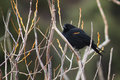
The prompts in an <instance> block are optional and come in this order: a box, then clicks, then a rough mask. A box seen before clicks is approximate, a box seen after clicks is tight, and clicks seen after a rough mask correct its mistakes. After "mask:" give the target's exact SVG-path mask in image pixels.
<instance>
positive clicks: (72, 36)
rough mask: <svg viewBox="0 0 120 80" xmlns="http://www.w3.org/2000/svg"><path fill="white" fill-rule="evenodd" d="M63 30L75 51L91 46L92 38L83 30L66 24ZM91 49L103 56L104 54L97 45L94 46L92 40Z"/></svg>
mask: <svg viewBox="0 0 120 80" xmlns="http://www.w3.org/2000/svg"><path fill="white" fill-rule="evenodd" d="M63 28H64V29H63V32H62V34H63V35H64V36H65V38H66V39H67V40H68V41H69V43H70V44H71V45H72V46H73V47H74V48H75V49H77V50H79V49H82V48H83V47H85V46H89V45H90V41H91V38H90V37H89V36H88V35H87V34H86V33H85V32H84V31H83V30H81V29H79V28H77V27H75V26H73V25H71V24H65V25H64V26H63ZM91 48H92V49H94V51H96V52H97V53H98V54H99V55H101V56H102V54H101V53H100V49H99V48H98V47H97V45H96V44H94V41H93V40H92V44H91Z"/></svg>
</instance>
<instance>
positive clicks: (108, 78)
mask: <svg viewBox="0 0 120 80" xmlns="http://www.w3.org/2000/svg"><path fill="white" fill-rule="evenodd" d="M112 54H113V48H111V51H110V60H109V68H108V77H107V80H110V73H111V63H112Z"/></svg>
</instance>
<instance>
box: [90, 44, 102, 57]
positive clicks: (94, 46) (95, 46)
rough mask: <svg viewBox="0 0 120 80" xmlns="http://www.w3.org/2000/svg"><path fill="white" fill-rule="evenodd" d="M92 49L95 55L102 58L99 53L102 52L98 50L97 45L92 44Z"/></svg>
mask: <svg viewBox="0 0 120 80" xmlns="http://www.w3.org/2000/svg"><path fill="white" fill-rule="evenodd" d="M91 47H92V49H94V50H95V52H96V53H98V54H99V55H101V56H103V55H102V54H101V53H100V52H101V51H102V50H101V49H100V48H98V47H97V45H95V44H92V46H91Z"/></svg>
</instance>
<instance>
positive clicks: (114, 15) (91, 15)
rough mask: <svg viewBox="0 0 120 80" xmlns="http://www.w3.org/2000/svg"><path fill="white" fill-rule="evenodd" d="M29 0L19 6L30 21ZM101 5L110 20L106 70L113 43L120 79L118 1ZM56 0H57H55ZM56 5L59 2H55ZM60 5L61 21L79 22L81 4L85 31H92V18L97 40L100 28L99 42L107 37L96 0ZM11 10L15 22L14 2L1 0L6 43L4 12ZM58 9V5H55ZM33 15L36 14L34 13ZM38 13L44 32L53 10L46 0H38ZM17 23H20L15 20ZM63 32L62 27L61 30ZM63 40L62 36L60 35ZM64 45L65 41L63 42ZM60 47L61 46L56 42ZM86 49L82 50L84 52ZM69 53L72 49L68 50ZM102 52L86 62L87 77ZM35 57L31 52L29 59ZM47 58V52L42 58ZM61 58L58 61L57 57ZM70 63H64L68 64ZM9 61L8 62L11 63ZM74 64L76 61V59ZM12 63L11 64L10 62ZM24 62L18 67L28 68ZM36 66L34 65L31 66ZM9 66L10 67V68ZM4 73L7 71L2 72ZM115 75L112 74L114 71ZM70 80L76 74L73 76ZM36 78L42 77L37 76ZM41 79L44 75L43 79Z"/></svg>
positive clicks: (0, 57)
mask: <svg viewBox="0 0 120 80" xmlns="http://www.w3.org/2000/svg"><path fill="white" fill-rule="evenodd" d="M29 1H30V0H18V9H19V12H20V14H21V17H22V18H23V22H24V23H26V21H27V16H28V12H29V7H30V6H29ZM100 2H101V5H102V8H103V10H104V13H105V15H106V18H107V21H108V26H109V37H110V43H109V44H108V45H107V46H105V50H104V51H105V52H104V53H103V55H104V56H103V58H102V68H103V73H104V77H105V79H106V78H107V77H106V76H107V72H108V64H109V63H108V62H109V54H110V49H111V48H112V47H113V60H112V68H111V74H115V79H114V80H120V5H117V4H115V3H113V2H112V1H111V0H100ZM35 3H36V1H35V0H33V4H32V10H33V11H34V10H35ZM55 3H57V1H56V0H55ZM55 6H57V4H56V5H55ZM60 8H61V17H62V24H65V23H71V21H72V24H73V25H75V26H77V24H78V20H79V8H81V9H82V18H81V19H82V20H83V22H84V30H85V32H86V33H88V34H89V35H90V33H91V22H93V29H94V30H93V39H94V41H95V43H97V32H99V33H100V42H103V41H104V23H103V20H102V17H101V15H100V12H99V9H98V7H97V3H96V0H60ZM9 9H10V10H11V12H12V14H11V17H12V20H13V21H14V22H15V21H16V19H15V15H14V13H13V11H12V7H11V2H10V0H1V1H0V43H3V40H2V37H3V36H4V32H5V26H4V23H3V19H2V15H4V16H5V17H6V15H7V12H8V10H9ZM56 12H57V9H56ZM32 15H34V14H33V13H32ZM58 16H59V15H58V14H56V20H57V27H58V28H59V29H60V30H61V28H60V24H59V19H58ZM38 17H40V20H39V21H38V23H37V25H39V27H40V29H41V30H42V31H43V32H44V33H45V31H46V29H47V28H48V27H49V25H50V20H51V17H50V11H49V6H48V2H47V0H39V2H38ZM14 24H15V25H17V23H14ZM12 26H13V25H12V22H11V21H10V24H9V29H10V31H11V33H12V34H13V36H14V37H16V32H15V30H14V28H13V27H12ZM61 32H62V30H61ZM54 36H55V37H54V41H53V43H54V44H55V45H56V46H57V45H58V44H57V41H56V38H59V37H58V35H54ZM29 37H30V38H31V40H28V42H27V46H26V49H29V48H31V46H32V44H31V43H33V42H34V40H33V39H34V33H33V34H32V33H31V34H30V35H29ZM38 40H39V41H41V40H42V36H41V35H39V38H38ZM60 40H61V39H60ZM61 43H62V45H63V44H64V42H62V41H61ZM57 48H59V47H58V46H57ZM83 51H84V49H83V50H81V53H83ZM51 52H53V53H54V50H51ZM67 54H69V52H68V53H67ZM53 56H54V57H53V59H52V60H53V64H52V65H53V66H54V67H56V65H55V64H59V63H57V62H56V60H57V57H56V55H55V53H54V54H53ZM98 57H99V56H95V57H94V58H93V61H92V62H90V63H88V64H87V68H86V72H87V75H86V77H87V79H89V80H92V78H93V75H94V73H95V71H96V62H97V61H98ZM29 59H30V60H31V59H34V54H31V55H30V56H29V57H28V60H29ZM42 59H43V60H45V58H44V56H43V58H42ZM3 61H4V53H3V51H2V48H0V63H2V62H3ZM58 62H59V61H58ZM67 64H68V63H66V64H65V65H66V66H67ZM8 65H9V63H8ZM73 65H76V63H75V62H74V64H73ZM9 67H10V66H9ZM24 67H25V66H23V64H22V63H21V64H20V67H19V69H20V70H23V71H24V70H25V69H24ZM0 68H1V70H2V72H3V73H4V65H3V66H2V67H0ZM31 68H33V66H31ZM8 69H9V68H8ZM3 75H4V74H3ZM69 75H73V73H71V72H70V73H69ZM19 76H20V80H22V79H24V80H25V79H27V78H26V77H25V76H21V75H19ZM111 76H112V75H111ZM70 78H71V80H72V79H73V77H72V76H71V77H70ZM36 80H39V79H38V78H36ZM40 80H42V76H41V79H40Z"/></svg>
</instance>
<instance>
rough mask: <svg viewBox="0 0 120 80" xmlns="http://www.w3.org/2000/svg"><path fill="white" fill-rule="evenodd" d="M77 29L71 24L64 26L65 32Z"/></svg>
mask: <svg viewBox="0 0 120 80" xmlns="http://www.w3.org/2000/svg"><path fill="white" fill-rule="evenodd" d="M73 28H76V27H75V26H73V25H71V24H64V26H63V29H64V30H63V32H68V31H69V30H71V29H73Z"/></svg>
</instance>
